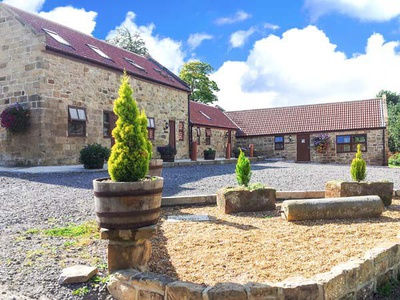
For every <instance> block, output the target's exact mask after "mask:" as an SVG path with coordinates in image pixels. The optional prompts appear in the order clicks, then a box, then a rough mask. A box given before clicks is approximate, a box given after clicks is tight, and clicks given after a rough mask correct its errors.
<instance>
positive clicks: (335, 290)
mask: <svg viewBox="0 0 400 300" xmlns="http://www.w3.org/2000/svg"><path fill="white" fill-rule="evenodd" d="M312 279H313V280H315V281H316V282H317V284H318V285H319V286H320V287H321V288H322V293H323V295H324V298H323V299H324V300H337V299H340V298H341V297H343V296H344V295H345V294H346V292H347V287H346V273H345V272H343V271H340V270H334V271H331V272H326V273H321V274H318V275H316V276H314V277H313V278H312Z"/></svg>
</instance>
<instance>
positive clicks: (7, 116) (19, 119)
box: [0, 103, 29, 133]
mask: <svg viewBox="0 0 400 300" xmlns="http://www.w3.org/2000/svg"><path fill="white" fill-rule="evenodd" d="M0 119H1V127H4V128H6V129H7V130H8V131H9V132H11V133H19V132H24V131H26V130H27V129H28V127H29V108H27V107H26V106H24V105H22V104H20V103H15V104H13V105H10V106H8V107H7V108H6V109H4V110H3V112H2V113H1V114H0Z"/></svg>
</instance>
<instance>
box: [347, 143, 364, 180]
mask: <svg viewBox="0 0 400 300" xmlns="http://www.w3.org/2000/svg"><path fill="white" fill-rule="evenodd" d="M366 165H367V164H366V162H365V160H363V158H362V153H361V145H360V144H358V145H357V153H356V157H355V158H354V159H353V161H352V162H351V166H350V174H351V177H352V178H353V180H354V181H358V182H360V181H362V180H364V179H365V178H366V177H367V172H366Z"/></svg>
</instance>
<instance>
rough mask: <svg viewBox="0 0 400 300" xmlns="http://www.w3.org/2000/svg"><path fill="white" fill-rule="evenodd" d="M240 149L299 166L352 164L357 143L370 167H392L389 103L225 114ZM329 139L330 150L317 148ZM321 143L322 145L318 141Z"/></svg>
mask: <svg viewBox="0 0 400 300" xmlns="http://www.w3.org/2000/svg"><path fill="white" fill-rule="evenodd" d="M226 115H227V116H228V117H229V118H230V119H231V120H232V121H233V122H234V123H235V124H236V125H237V126H238V127H239V130H238V132H237V136H236V141H237V146H238V147H248V145H249V144H254V148H255V155H259V156H261V155H265V156H266V157H268V158H285V159H288V160H294V161H298V162H321V163H345V164H350V163H351V160H352V159H353V158H354V156H355V152H356V150H357V144H360V145H361V149H362V152H363V158H364V159H365V160H366V162H367V163H368V164H371V165H387V152H388V131H387V120H388V115H387V106H386V98H385V97H384V98H382V99H381V98H379V99H371V100H361V101H349V102H339V103H326V104H315V105H303V106H291V107H280V108H267V109H255V110H247V111H235V112H226ZM326 136H328V137H329V138H328V143H327V148H326V149H325V148H324V147H317V145H318V139H320V140H321V139H325V138H326ZM316 139H317V141H316Z"/></svg>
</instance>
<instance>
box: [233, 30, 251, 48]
mask: <svg viewBox="0 0 400 300" xmlns="http://www.w3.org/2000/svg"><path fill="white" fill-rule="evenodd" d="M255 31H256V30H255V28H254V27H251V28H250V29H249V30H239V31H236V32H234V33H232V34H231V38H230V40H229V43H230V44H231V47H232V48H238V47H242V46H243V45H244V44H245V43H246V42H247V40H248V38H249V37H250V36H251V35H252V34H253V33H254V32H255Z"/></svg>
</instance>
